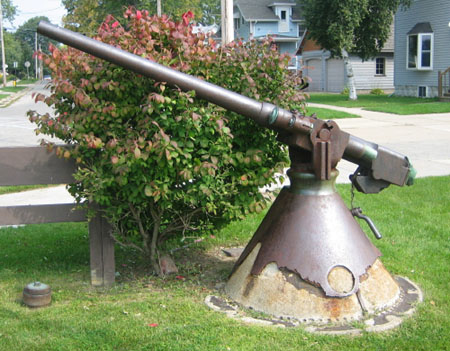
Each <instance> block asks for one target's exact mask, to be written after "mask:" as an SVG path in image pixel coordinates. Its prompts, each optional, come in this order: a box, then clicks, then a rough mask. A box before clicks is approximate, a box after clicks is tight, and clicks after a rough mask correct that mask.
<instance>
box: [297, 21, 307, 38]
mask: <svg viewBox="0 0 450 351" xmlns="http://www.w3.org/2000/svg"><path fill="white" fill-rule="evenodd" d="M305 30H306V27H305V25H304V24H303V23H299V24H298V37H299V38H302V37H303V34H304V33H305Z"/></svg>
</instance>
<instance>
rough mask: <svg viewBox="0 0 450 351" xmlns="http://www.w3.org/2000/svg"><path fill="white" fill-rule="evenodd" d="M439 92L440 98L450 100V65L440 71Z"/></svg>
mask: <svg viewBox="0 0 450 351" xmlns="http://www.w3.org/2000/svg"><path fill="white" fill-rule="evenodd" d="M438 94H439V99H440V100H445V101H450V67H449V68H447V69H446V70H445V71H444V72H441V71H439V72H438Z"/></svg>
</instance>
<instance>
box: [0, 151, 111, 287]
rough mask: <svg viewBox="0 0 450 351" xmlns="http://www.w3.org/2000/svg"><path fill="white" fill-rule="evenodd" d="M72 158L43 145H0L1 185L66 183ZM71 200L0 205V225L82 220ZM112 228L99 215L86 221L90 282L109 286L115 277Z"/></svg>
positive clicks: (70, 180)
mask: <svg viewBox="0 0 450 351" xmlns="http://www.w3.org/2000/svg"><path fill="white" fill-rule="evenodd" d="M75 170H76V165H75V162H74V161H73V160H65V159H62V158H59V157H57V156H56V155H55V153H50V152H48V151H47V150H46V148H44V147H40V146H37V147H1V148H0V186H12V185H36V184H68V183H71V182H73V181H74V179H73V173H74V172H75ZM74 207H75V204H74V203H64V204H44V205H26V206H15V205H11V206H0V226H5V225H20V224H37V223H55V222H84V221H86V213H85V212H84V211H82V210H78V209H74ZM110 230H111V227H110V226H109V224H108V222H107V221H106V220H105V219H104V218H103V217H101V216H97V217H95V218H93V219H92V220H91V221H90V222H89V247H90V266H91V284H92V285H93V286H111V285H112V284H113V283H114V279H115V262H114V241H113V240H112V238H111V236H110Z"/></svg>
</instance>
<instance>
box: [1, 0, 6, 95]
mask: <svg viewBox="0 0 450 351" xmlns="http://www.w3.org/2000/svg"><path fill="white" fill-rule="evenodd" d="M0 41H1V43H2V74H3V86H4V87H6V59H5V42H4V40H3V8H2V0H0Z"/></svg>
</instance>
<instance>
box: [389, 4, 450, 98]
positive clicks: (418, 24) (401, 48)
mask: <svg viewBox="0 0 450 351" xmlns="http://www.w3.org/2000/svg"><path fill="white" fill-rule="evenodd" d="M394 68H395V75H394V85H395V94H397V95H403V96H419V97H436V96H438V95H439V91H440V90H441V91H443V93H442V95H443V94H444V93H445V92H447V93H448V89H449V87H448V84H449V78H450V77H449V75H450V73H449V72H447V73H445V74H444V73H443V72H445V71H446V70H448V69H449V68H450V1H449V0H414V1H412V3H411V7H409V8H408V9H400V10H399V11H398V12H397V14H396V15H395V62H394ZM439 72H442V74H441V77H439ZM439 81H441V82H442V85H443V87H441V88H439Z"/></svg>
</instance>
